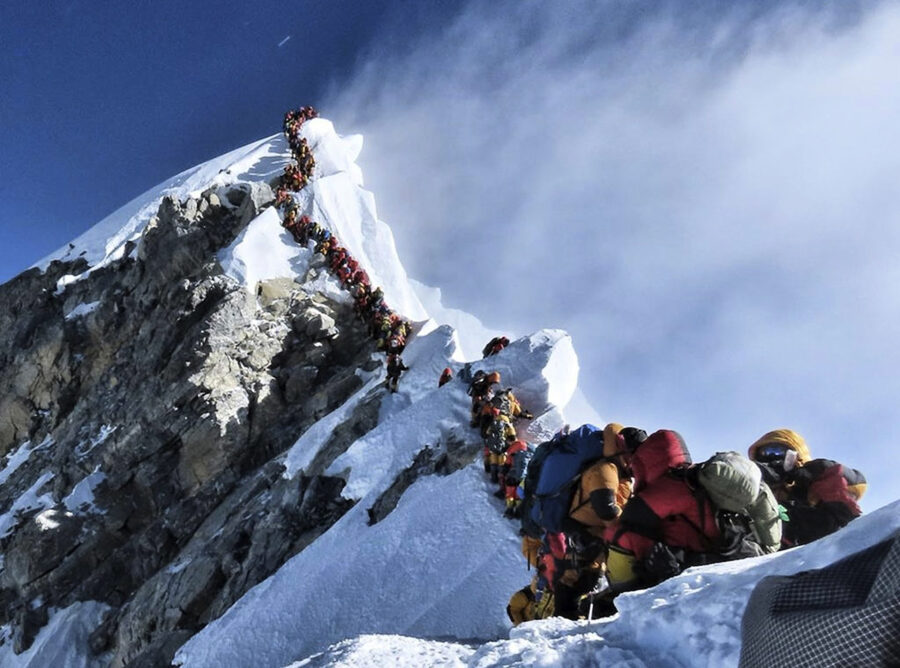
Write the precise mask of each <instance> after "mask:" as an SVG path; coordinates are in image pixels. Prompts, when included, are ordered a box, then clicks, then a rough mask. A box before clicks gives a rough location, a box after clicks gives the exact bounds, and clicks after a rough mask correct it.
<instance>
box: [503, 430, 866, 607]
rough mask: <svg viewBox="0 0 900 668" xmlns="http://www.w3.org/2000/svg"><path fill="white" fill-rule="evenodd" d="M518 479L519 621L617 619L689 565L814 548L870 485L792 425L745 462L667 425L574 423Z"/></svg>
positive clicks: (515, 602)
mask: <svg viewBox="0 0 900 668" xmlns="http://www.w3.org/2000/svg"><path fill="white" fill-rule="evenodd" d="M525 447H526V448H530V446H528V445H527V444H526V445H525ZM519 475H521V483H520V496H521V497H522V501H521V506H520V509H519V513H518V514H519V516H520V517H521V524H522V526H521V532H520V533H521V535H522V554H523V555H524V556H525V558H526V559H527V561H528V566H529V570H530V568H531V567H532V566H535V567H536V574H535V576H534V577H533V578H532V581H531V583H530V584H529V585H528V586H526V587H523V588H522V589H521V590H519V591H517V592H516V593H515V594H513V596H512V598H511V599H510V601H509V605H508V606H507V613H508V615H509V617H510V619H511V621H512V622H513V624H519V623H521V622H523V621H528V620H532V619H541V618H544V617H549V616H552V615H555V616H562V617H567V618H569V619H578V618H580V617H587V618H588V619H591V618H592V617H599V616H608V615H611V614H614V613H615V612H616V608H615V605H614V604H613V599H614V597H615V596H616V595H618V594H619V593H621V592H624V591H629V590H634V589H640V588H645V587H649V586H652V585H655V584H657V583H659V582H661V581H663V580H665V579H666V578H669V577H672V576H674V575H677V574H678V573H680V572H681V571H683V570H684V569H685V568H688V567H690V566H697V565H702V564H709V563H714V562H719V561H726V560H732V559H740V558H744V557H751V556H758V555H762V554H767V553H771V552H775V551H777V550H779V549H780V548H783V547H784V548H786V547H793V546H795V545H802V544H805V543H808V542H811V541H813V540H816V539H818V538H821V537H822V536H825V535H827V534H829V533H832V532H834V531H836V530H837V529H839V528H840V527H842V526H844V525H846V524H847V523H848V522H850V521H851V520H852V519H854V518H855V517H858V516H859V515H860V514H861V510H860V508H859V506H858V504H857V502H858V500H859V499H860V498H861V497H862V495H863V493H864V491H865V488H866V479H865V477H864V476H863V475H862V473H860V472H859V471H857V470H855V469H852V468H849V467H847V466H844V465H842V464H840V463H838V462H835V461H832V460H827V459H812V457H811V455H810V451H809V447H808V446H807V444H806V442H805V441H804V439H803V438H802V437H801V436H800V435H799V434H797V433H796V432H794V431H792V430H790V429H777V430H775V431H771V432H768V433H767V434H765V435H763V436H762V437H761V438H760V439H758V440H757V441H756V442H755V443H753V444H752V445H751V446H750V447H749V449H748V457H744V456H743V455H741V454H739V453H737V452H720V453H717V454H716V455H714V456H713V457H711V458H710V459H709V460H707V461H705V462H702V463H700V464H694V463H692V460H691V456H690V453H689V452H688V449H687V446H686V445H685V443H684V440H683V439H682V437H681V436H680V435H679V434H678V433H677V432H675V431H672V430H669V429H662V430H659V431H656V432H654V433H652V434H650V435H649V436H648V435H647V434H646V432H644V431H643V430H642V429H637V428H634V427H625V428H623V427H622V426H621V425H619V424H615V423H611V424H608V425H606V427H605V428H604V429H598V428H597V427H595V426H593V425H589V424H586V425H583V426H581V427H579V428H578V429H575V430H571V431H569V429H568V427H566V428H564V429H563V430H561V431H560V432H559V433H558V434H556V435H555V436H554V437H553V438H552V439H551V440H549V441H547V442H544V443H541V444H540V445H539V446H538V447H537V448H536V449H535V450H534V454H533V455H532V456H531V457H530V460H529V461H528V463H527V466H526V468H525V471H524V474H519Z"/></svg>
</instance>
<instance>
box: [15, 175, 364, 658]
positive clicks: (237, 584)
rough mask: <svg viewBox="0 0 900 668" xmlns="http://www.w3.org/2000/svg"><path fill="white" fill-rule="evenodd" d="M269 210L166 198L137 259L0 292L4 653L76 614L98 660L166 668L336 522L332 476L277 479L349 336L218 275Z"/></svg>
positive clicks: (350, 373)
mask: <svg viewBox="0 0 900 668" xmlns="http://www.w3.org/2000/svg"><path fill="white" fill-rule="evenodd" d="M271 200H272V193H271V190H270V189H269V188H268V186H265V185H262V186H258V185H256V186H254V187H252V188H251V187H249V186H247V187H244V188H243V189H241V188H232V189H231V190H228V191H219V192H207V193H205V194H204V195H203V196H202V197H200V198H198V199H190V200H188V201H186V202H178V201H174V200H172V199H165V200H163V202H162V204H161V206H160V208H159V211H158V214H157V216H156V218H154V220H153V221H151V223H150V224H149V225H148V226H147V228H146V230H145V231H144V234H143V237H142V238H141V240H140V243H139V244H138V245H137V247H136V248H131V249H129V250H130V251H131V252H129V253H127V254H126V256H125V257H124V258H122V259H120V260H118V261H116V262H113V263H111V264H109V265H107V266H105V267H103V268H100V269H98V270H96V271H93V272H92V273H90V274H89V275H88V276H86V277H84V278H82V279H81V280H78V281H77V282H74V283H71V284H69V285H68V287H66V288H65V289H64V290H62V291H59V290H58V289H57V281H58V280H59V279H60V278H62V277H63V276H66V275H79V274H82V273H83V272H84V271H85V269H86V263H85V262H84V261H82V260H76V261H74V262H67V263H61V262H54V263H52V264H51V265H50V267H49V269H48V270H47V271H46V272H45V273H41V272H39V271H38V270H29V271H27V272H25V273H23V274H21V275H20V276H18V277H16V278H15V279H13V280H12V281H10V282H9V283H7V284H5V285H3V286H0V456H2V455H7V457H6V462H5V463H6V469H4V471H5V472H4V473H2V474H0V514H2V513H7V515H5V516H4V517H5V524H0V550H2V552H3V554H4V561H3V566H2V572H0V624H11V625H12V627H13V629H14V631H13V642H14V643H15V646H16V649H17V651H18V650H21V649H23V648H25V647H27V646H28V645H29V644H30V642H31V640H32V638H33V635H34V634H35V633H36V632H37V630H39V628H40V626H41V625H42V624H43V623H45V621H46V619H47V611H48V609H49V608H51V607H52V608H63V607H66V606H68V605H71V604H72V603H74V602H76V601H88V600H92V601H100V602H102V603H104V604H106V605H108V606H109V611H108V614H107V615H106V618H105V620H104V622H103V624H102V625H101V626H100V628H98V629H97V630H96V631H95V632H94V634H93V636H92V639H91V640H92V647H93V649H94V651H96V652H98V653H104V656H107V657H109V661H110V663H111V665H113V666H124V665H131V666H140V665H147V666H151V665H154V666H155V665H166V664H167V663H168V662H169V660H170V659H171V657H172V655H173V653H174V651H175V650H176V649H177V648H178V647H179V646H180V645H181V644H183V643H184V642H185V640H186V639H187V638H189V637H190V636H191V635H192V634H193V633H195V632H196V631H197V630H199V629H200V628H202V627H203V626H204V625H205V624H206V623H208V622H209V621H210V620H211V619H214V618H216V617H218V616H219V615H221V614H222V613H223V612H224V611H225V610H226V609H227V608H228V607H229V606H230V605H231V604H232V603H233V602H234V601H235V600H236V599H237V598H238V597H240V596H241V595H242V594H243V593H245V592H246V591H247V590H248V589H249V588H250V587H252V586H253V585H255V584H257V583H258V582H260V581H261V580H263V579H264V578H266V577H268V576H269V575H270V574H271V573H272V572H274V571H275V570H276V569H277V568H278V567H279V566H280V565H281V564H283V563H284V561H285V560H286V559H288V558H289V557H291V556H292V555H294V554H296V553H297V552H298V551H300V550H302V549H303V548H304V547H305V546H306V545H308V544H309V542H310V541H311V540H313V539H314V538H315V537H316V536H318V535H319V534H321V532H322V531H324V530H325V529H326V528H327V527H329V526H330V525H331V524H332V523H334V522H335V521H336V520H337V519H338V518H340V516H341V515H342V514H343V513H344V512H346V511H347V509H348V508H349V505H350V502H349V501H346V500H344V499H342V498H341V497H340V491H341V489H342V487H343V484H344V483H343V481H342V480H340V479H335V478H328V477H323V475H322V471H324V469H325V467H326V466H327V463H328V462H325V461H317V462H315V463H314V465H313V466H312V467H310V470H309V472H308V473H309V475H310V476H311V477H303V478H301V479H299V480H297V479H294V480H288V479H286V478H284V477H283V475H282V473H283V466H282V465H281V464H280V463H279V455H281V454H282V453H283V452H284V451H285V450H286V449H287V448H288V447H289V446H290V445H292V444H293V443H294V442H295V440H296V439H297V438H298V436H299V435H300V434H301V433H302V432H303V431H304V430H305V429H306V428H307V427H308V426H309V425H311V424H312V423H313V422H314V421H315V420H317V419H318V418H319V417H321V416H322V415H324V414H326V413H327V412H329V411H331V410H334V408H336V407H337V406H339V405H340V404H342V403H343V402H344V401H345V400H346V398H347V397H348V396H349V395H350V394H352V393H353V392H355V391H356V390H358V389H359V388H360V386H361V385H362V380H361V379H360V377H359V375H358V373H357V372H358V370H359V369H362V368H371V366H372V362H371V359H370V357H371V353H372V352H373V348H372V345H371V343H370V342H369V340H368V338H367V336H366V332H365V331H364V328H363V326H362V324H361V323H360V322H359V321H358V320H357V319H356V318H355V316H354V314H353V312H352V308H351V306H350V304H349V301H348V302H341V301H335V300H333V299H330V298H328V297H326V296H324V295H322V294H318V293H314V294H307V293H306V292H305V291H304V289H303V286H302V285H299V284H297V283H294V282H293V281H290V280H284V279H281V280H274V281H270V282H267V283H265V284H262V285H260V286H259V289H258V290H257V294H256V295H253V294H250V293H248V292H247V291H246V290H244V289H243V288H241V287H239V286H237V285H236V284H234V282H232V281H231V280H229V279H227V278H226V277H224V276H223V275H222V272H221V269H220V268H219V266H218V263H217V261H216V259H215V253H216V251H217V250H218V249H220V248H222V247H223V246H225V245H227V244H228V243H230V242H231V241H232V240H233V239H234V238H235V236H236V235H237V234H238V232H239V231H240V230H241V229H242V228H243V227H244V226H245V225H246V224H247V222H248V221H249V220H251V219H252V218H253V217H254V216H255V215H256V214H257V213H258V212H259V210H260V209H261V208H263V207H265V206H267V205H269V204H270V202H271ZM378 401H379V397H378V395H373V396H372V397H370V398H369V399H368V400H367V401H365V402H363V403H362V408H361V409H360V410H358V411H357V412H356V414H354V416H353V419H352V420H351V421H349V422H348V424H347V426H346V427H345V428H344V431H346V433H336V434H335V437H334V438H335V445H334V446H333V447H331V448H326V449H325V453H326V454H325V455H324V456H326V457H329V458H330V459H333V457H334V456H337V454H339V453H340V452H341V451H342V450H341V448H342V447H343V448H346V447H347V445H349V443H350V442H352V440H353V439H354V438H358V437H359V435H361V434H364V433H365V432H366V431H367V430H369V429H371V428H372V427H373V426H374V425H375V421H376V420H377V414H378ZM329 453H330V454H329ZM0 469H2V461H0Z"/></svg>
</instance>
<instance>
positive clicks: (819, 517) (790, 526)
mask: <svg viewBox="0 0 900 668" xmlns="http://www.w3.org/2000/svg"><path fill="white" fill-rule="evenodd" d="M317 115H318V114H317V112H316V110H315V109H313V108H312V107H302V108H301V109H299V110H296V111H291V112H288V113H287V114H286V115H285V120H284V131H285V135H286V136H287V139H288V144H289V145H290V148H291V153H292V156H293V158H294V161H295V162H294V163H292V164H291V165H288V166H287V167H286V168H285V170H284V174H283V175H282V178H281V179H280V183H279V184H278V186H277V188H276V205H277V206H279V207H280V208H282V209H283V210H284V214H283V222H282V225H283V226H284V227H285V229H287V230H288V232H290V233H291V235H292V236H293V238H294V239H295V241H297V242H298V243H300V244H301V245H303V246H308V244H309V242H310V241H314V242H315V247H314V252H315V253H318V254H321V255H322V256H323V258H324V260H325V262H326V264H327V267H328V269H329V271H330V272H331V273H332V274H333V275H334V276H335V277H336V278H337V280H338V281H339V282H340V284H341V286H343V287H344V288H345V289H346V290H348V291H349V292H350V293H351V294H352V295H353V297H354V299H355V308H356V311H357V313H358V314H359V316H360V317H361V318H362V319H363V320H364V321H365V322H366V324H367V325H368V327H369V332H370V334H371V335H372V337H373V338H374V340H375V341H376V346H377V348H378V349H379V350H382V351H384V352H385V353H386V354H387V375H388V378H387V385H388V388H389V389H390V390H391V391H396V390H397V386H398V382H399V379H400V376H401V374H402V373H403V372H404V371H406V370H407V369H408V367H407V366H406V365H405V364H404V363H403V360H402V359H401V357H400V354H401V353H402V352H403V349H404V347H405V345H406V341H407V340H408V338H409V336H410V335H411V333H412V325H411V323H410V322H409V321H407V320H405V319H403V318H402V317H401V316H400V315H399V314H397V313H395V312H393V311H392V310H391V309H390V308H389V307H388V306H387V304H386V303H385V301H384V294H383V291H382V290H381V288H379V287H376V288H374V289H373V288H372V286H371V285H370V282H369V277H368V275H367V274H366V272H365V270H364V269H362V268H361V267H360V266H359V263H358V262H357V261H356V260H355V259H354V258H353V257H352V256H351V255H350V253H349V252H348V250H347V249H346V248H344V247H343V246H342V245H341V244H340V242H339V240H338V239H337V238H336V237H335V236H334V235H333V234H331V232H330V231H329V230H327V229H325V228H324V227H323V226H322V225H320V224H319V223H316V222H314V221H311V220H310V219H309V217H308V216H306V215H300V212H299V207H298V206H297V204H296V201H295V200H294V197H293V193H294V192H297V191H299V190H300V189H302V188H303V187H304V186H306V185H307V184H308V183H309V181H310V179H311V177H312V173H313V169H314V167H315V159H314V157H313V155H312V152H311V151H310V149H309V146H308V145H307V142H306V140H305V138H302V137H300V136H299V131H300V129H301V128H302V126H303V123H304V122H305V121H307V120H309V119H312V118H315V117H316V116H317ZM508 345H509V339H508V338H507V337H505V336H499V337H494V338H493V339H491V341H489V342H488V343H487V345H485V347H484V349H483V350H482V354H483V357H484V358H488V357H490V356H492V355H496V354H498V353H499V352H501V351H502V350H504V349H505V348H506V346H508ZM452 379H453V373H452V370H451V369H450V368H449V367H448V368H445V369H444V371H443V373H442V374H441V376H440V379H439V380H438V385H439V386H443V385H445V384H447V383H448V382H450V381H451V380H452ZM501 380H502V379H501V376H500V373H499V372H498V371H492V372H485V371H478V372H476V373H475V375H474V376H473V377H472V379H471V382H470V384H469V388H468V394H469V396H470V397H471V398H472V410H471V426H472V427H473V428H477V429H478V430H479V433H480V436H481V438H482V441H483V444H484V450H483V462H484V470H485V473H486V474H487V475H488V476H489V477H490V480H491V482H492V484H496V485H497V489H496V491H495V492H494V495H495V496H497V497H498V498H500V499H503V502H504V514H505V515H506V516H507V517H509V518H510V519H518V520H519V521H520V523H521V528H520V534H521V536H522V546H521V549H522V554H523V556H524V557H525V559H526V561H527V564H528V568H529V570H530V569H531V568H534V569H535V574H534V576H533V577H532V579H531V582H530V583H529V584H528V585H526V586H525V587H523V588H522V589H520V590H518V591H517V592H515V593H514V594H513V595H512V597H511V598H510V601H509V605H508V606H507V614H508V615H509V618H510V620H511V621H512V622H513V624H519V623H521V622H523V621H528V620H532V619H542V618H545V617H550V616H562V617H566V618H569V619H578V618H580V617H587V618H588V619H591V618H592V617H593V616H598V617H599V616H607V615H610V614H613V613H615V611H616V608H615V605H614V602H613V601H614V598H615V596H616V595H618V594H619V593H622V592H625V591H629V590H634V589H639V588H644V587H649V586H652V585H654V584H657V583H659V582H661V581H663V580H665V579H667V578H669V577H672V576H674V575H677V574H678V573H680V572H681V571H683V570H684V569H685V568H688V567H690V566H697V565H702V564H709V563H715V562H720V561H727V560H732V559H740V558H744V557H750V556H758V555H762V554H768V553H772V552H775V551H777V550H779V549H782V548H787V547H793V546H796V545H802V544H805V543H809V542H812V541H814V540H817V539H818V538H821V537H823V536H826V535H828V534H830V533H832V532H834V531H836V530H838V529H839V528H841V527H843V526H845V525H846V524H847V523H849V522H850V521H851V520H853V519H854V518H856V517H858V516H859V515H860V514H861V510H860V508H859V505H858V501H859V499H860V498H861V497H862V495H863V493H864V492H865V489H866V479H865V476H863V474H862V473H860V472H859V471H857V470H856V469H853V468H850V467H847V466H845V465H843V464H841V463H839V462H835V461H832V460H828V459H813V458H812V455H811V452H810V449H809V447H808V446H807V444H806V442H805V440H804V439H803V437H802V436H800V435H799V434H798V433H796V432H795V431H792V430H790V429H776V430H774V431H770V432H768V433H766V434H764V435H763V436H762V437H760V438H759V439H757V441H755V442H754V443H753V444H751V445H750V447H749V448H748V451H747V456H746V457H745V456H743V455H742V454H740V453H737V452H722V453H717V454H716V455H714V456H713V457H711V458H710V459H708V460H707V461H705V462H702V463H698V464H695V463H693V461H692V459H691V456H690V453H689V451H688V448H687V446H686V444H685V442H684V439H683V438H682V437H681V436H680V435H679V434H678V433H677V432H675V431H673V430H670V429H661V430H658V431H655V432H653V433H652V434H649V435H648V434H647V433H646V432H645V431H644V430H642V429H639V428H636V427H623V426H622V425H620V424H616V423H610V424H607V425H606V426H605V427H604V428H602V429H600V428H598V427H595V426H593V425H590V424H585V425H582V426H580V427H578V428H577V429H570V428H569V426H568V425H566V426H565V427H564V428H563V429H561V430H560V431H559V432H558V433H557V434H556V435H554V436H553V438H551V439H550V440H549V441H545V442H543V443H540V444H532V443H528V442H527V441H525V440H524V439H523V438H520V435H519V431H518V430H517V428H516V423H517V422H518V421H520V420H530V419H532V418H533V417H534V416H533V415H532V413H531V412H530V411H528V410H526V409H525V408H523V407H522V405H521V404H520V403H519V401H518V399H517V398H516V396H515V394H514V393H513V388H511V387H507V388H501Z"/></svg>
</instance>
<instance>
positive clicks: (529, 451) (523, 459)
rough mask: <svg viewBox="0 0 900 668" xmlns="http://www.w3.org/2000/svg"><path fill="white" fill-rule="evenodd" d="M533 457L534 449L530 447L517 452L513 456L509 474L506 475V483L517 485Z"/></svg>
mask: <svg viewBox="0 0 900 668" xmlns="http://www.w3.org/2000/svg"><path fill="white" fill-rule="evenodd" d="M533 457H534V449H533V448H532V446H530V445H529V446H528V447H526V448H525V449H524V450H519V452H517V453H516V454H514V455H513V459H512V466H511V467H510V469H509V473H507V474H506V479H507V481H515V482H516V483H518V482H519V481H521V480H524V479H525V475H526V472H527V471H528V463H529V462H530V461H531V459H532V458H533ZM510 484H512V483H510Z"/></svg>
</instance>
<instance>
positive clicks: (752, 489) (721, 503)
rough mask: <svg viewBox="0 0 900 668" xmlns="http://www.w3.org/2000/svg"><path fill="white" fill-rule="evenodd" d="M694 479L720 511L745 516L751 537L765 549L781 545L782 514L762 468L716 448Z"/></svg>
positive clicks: (735, 454) (735, 453)
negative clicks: (715, 451) (763, 477)
mask: <svg viewBox="0 0 900 668" xmlns="http://www.w3.org/2000/svg"><path fill="white" fill-rule="evenodd" d="M697 480H698V482H699V483H700V485H701V486H702V487H703V489H704V490H705V491H706V494H707V496H709V499H710V501H712V503H713V504H714V505H715V507H716V508H717V509H718V510H719V511H720V513H721V511H725V513H731V514H736V515H742V516H745V517H746V518H747V519H748V520H749V529H750V532H751V533H752V537H753V540H754V541H755V542H756V543H758V544H759V545H760V547H762V549H763V551H764V552H775V551H777V550H778V548H779V547H780V545H781V518H780V516H779V510H778V502H777V501H776V500H775V495H774V494H772V490H771V489H769V486H768V485H766V484H765V483H763V480H762V472H761V471H760V470H759V467H758V466H757V465H756V464H754V463H753V462H752V461H750V460H749V459H747V458H746V457H744V456H743V455H742V454H740V453H737V452H717V453H716V454H715V455H713V456H712V457H710V458H709V459H708V460H707V461H705V462H704V463H703V464H701V465H700V472H699V474H698V476H697Z"/></svg>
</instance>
